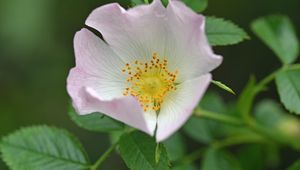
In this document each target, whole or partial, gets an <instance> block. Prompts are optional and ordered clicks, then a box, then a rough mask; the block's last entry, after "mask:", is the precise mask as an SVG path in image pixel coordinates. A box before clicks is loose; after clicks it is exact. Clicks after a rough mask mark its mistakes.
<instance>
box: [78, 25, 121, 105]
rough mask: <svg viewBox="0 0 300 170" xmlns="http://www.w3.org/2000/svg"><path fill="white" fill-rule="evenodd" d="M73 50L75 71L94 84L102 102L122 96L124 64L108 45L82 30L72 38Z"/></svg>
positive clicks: (87, 31)
mask: <svg viewBox="0 0 300 170" xmlns="http://www.w3.org/2000/svg"><path fill="white" fill-rule="evenodd" d="M74 49H75V56H76V68H78V69H77V70H78V71H79V70H80V72H84V73H85V74H84V75H85V77H86V78H85V79H89V80H91V82H93V83H94V84H93V86H94V87H95V89H96V90H97V92H98V93H99V94H101V99H102V100H111V99H113V98H116V97H121V96H123V91H124V89H125V82H126V77H125V76H124V75H123V74H122V67H123V66H124V65H125V64H124V62H122V60H121V59H120V58H119V57H118V56H117V55H116V54H115V53H114V52H113V51H112V50H111V49H110V47H109V46H108V45H106V44H105V43H104V42H103V41H102V40H101V39H100V38H98V37H97V36H96V35H94V34H93V33H92V32H90V31H89V30H87V29H82V30H81V31H79V32H77V33H76V35H75V37H74ZM82 83H84V82H82ZM88 83H89V82H87V84H88ZM89 86H91V84H89Z"/></svg>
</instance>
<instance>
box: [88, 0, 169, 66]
mask: <svg viewBox="0 0 300 170" xmlns="http://www.w3.org/2000/svg"><path fill="white" fill-rule="evenodd" d="M165 13H166V10H165V8H164V7H163V5H162V4H161V2H160V0H155V1H154V2H153V3H152V4H151V5H140V6H137V7H135V8H132V9H130V10H129V11H126V10H125V9H124V8H122V7H121V6H120V5H119V4H117V3H112V4H108V5H104V6H101V7H99V8H97V9H95V10H94V11H93V12H92V13H91V14H90V15H89V17H88V18H87V20H86V25H88V26H90V27H93V28H95V29H97V30H98V31H99V32H100V33H101V34H102V35H103V37H104V39H105V40H106V42H107V43H108V44H109V45H110V46H111V47H112V49H113V50H114V51H115V52H116V53H117V54H118V55H119V56H120V57H121V58H123V60H125V61H128V62H131V61H134V60H144V59H149V58H151V57H152V54H153V52H154V50H156V49H155V48H154V49H153V45H154V47H155V46H157V47H160V44H159V42H157V40H159V39H157V36H160V37H162V34H163V33H164V31H163V29H164V27H163V25H162V24H163V22H162V20H161V17H162V16H164V15H165ZM159 23H161V26H162V27H161V26H160V25H159ZM157 34H159V35H157ZM160 48H162V47H160ZM156 52H157V51H156Z"/></svg>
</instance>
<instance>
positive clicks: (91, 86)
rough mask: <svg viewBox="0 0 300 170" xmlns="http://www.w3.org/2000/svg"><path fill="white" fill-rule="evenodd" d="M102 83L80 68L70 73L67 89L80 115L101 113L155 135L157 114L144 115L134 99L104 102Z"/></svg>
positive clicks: (117, 99)
mask: <svg viewBox="0 0 300 170" xmlns="http://www.w3.org/2000/svg"><path fill="white" fill-rule="evenodd" d="M99 83H101V82H99V80H98V79H97V78H94V77H92V76H90V75H88V74H86V73H85V72H84V71H82V70H81V69H79V68H73V69H72V70H71V71H70V74H69V77H68V80H67V89H68V93H69V95H70V96H71V97H72V99H73V106H74V107H75V109H76V111H77V112H78V113H79V114H82V115H84V114H89V113H93V112H101V113H103V114H105V115H107V116H109V117H112V118H114V119H116V120H119V121H121V122H124V123H126V124H128V125H130V126H132V127H135V128H137V129H140V130H142V131H144V132H146V133H148V134H150V135H153V133H154V130H155V126H156V113H155V112H147V113H143V110H142V108H141V107H140V104H139V103H138V101H137V100H136V99H135V98H133V97H121V98H115V99H112V100H102V99H101V98H102V96H101V93H98V92H97V91H98V84H99Z"/></svg>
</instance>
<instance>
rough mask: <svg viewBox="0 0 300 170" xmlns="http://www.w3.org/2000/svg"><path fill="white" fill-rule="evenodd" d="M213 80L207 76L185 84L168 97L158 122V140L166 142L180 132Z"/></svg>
mask: <svg viewBox="0 0 300 170" xmlns="http://www.w3.org/2000/svg"><path fill="white" fill-rule="evenodd" d="M210 80H211V75H210V74H206V75H203V76H201V77H198V78H196V79H193V80H188V81H185V82H183V83H182V84H180V85H179V86H178V89H177V90H176V91H175V92H174V93H170V95H169V96H167V97H166V99H165V101H164V103H163V105H162V106H161V110H160V112H159V115H158V120H157V131H156V140H157V141H158V142H160V141H163V140H165V139H166V138H168V137H169V136H170V135H172V134H173V133H174V132H175V131H176V130H178V129H179V128H180V127H181V126H182V125H183V124H184V123H185V122H186V121H187V119H188V118H189V117H190V116H191V114H192V112H193V109H194V108H195V107H196V106H197V104H198V102H199V100H200V98H201V97H202V96H203V94H204V92H205V91H206V89H207V87H208V85H209V83H210Z"/></svg>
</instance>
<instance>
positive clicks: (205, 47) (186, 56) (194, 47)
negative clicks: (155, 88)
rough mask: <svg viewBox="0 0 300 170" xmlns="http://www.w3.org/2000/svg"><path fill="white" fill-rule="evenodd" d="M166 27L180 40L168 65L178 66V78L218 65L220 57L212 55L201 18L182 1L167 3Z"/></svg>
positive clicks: (199, 72) (209, 69) (172, 0)
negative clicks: (170, 63) (167, 24)
mask: <svg viewBox="0 0 300 170" xmlns="http://www.w3.org/2000/svg"><path fill="white" fill-rule="evenodd" d="M167 11H168V12H167V13H168V14H167V15H168V16H167V18H168V23H169V25H170V29H171V30H172V32H173V35H175V36H176V37H177V39H178V41H179V42H180V44H179V45H178V46H177V50H176V51H175V50H174V53H173V55H171V57H172V59H173V60H172V61H173V62H174V63H173V64H172V65H173V67H174V68H179V71H180V73H179V74H181V77H180V78H179V79H182V78H183V79H184V78H185V77H188V78H195V77H198V76H200V75H203V74H205V73H208V72H210V71H212V70H213V69H215V68H216V67H218V66H219V65H220V64H221V62H222V57H221V56H219V55H215V54H214V53H213V51H212V48H211V46H210V45H209V43H208V41H207V37H206V34H205V18H204V16H202V15H200V14H197V13H195V12H194V11H192V10H191V9H190V8H188V7H187V6H186V5H185V4H184V3H183V2H180V1H176V0H171V1H169V5H168V7H167Z"/></svg>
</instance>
